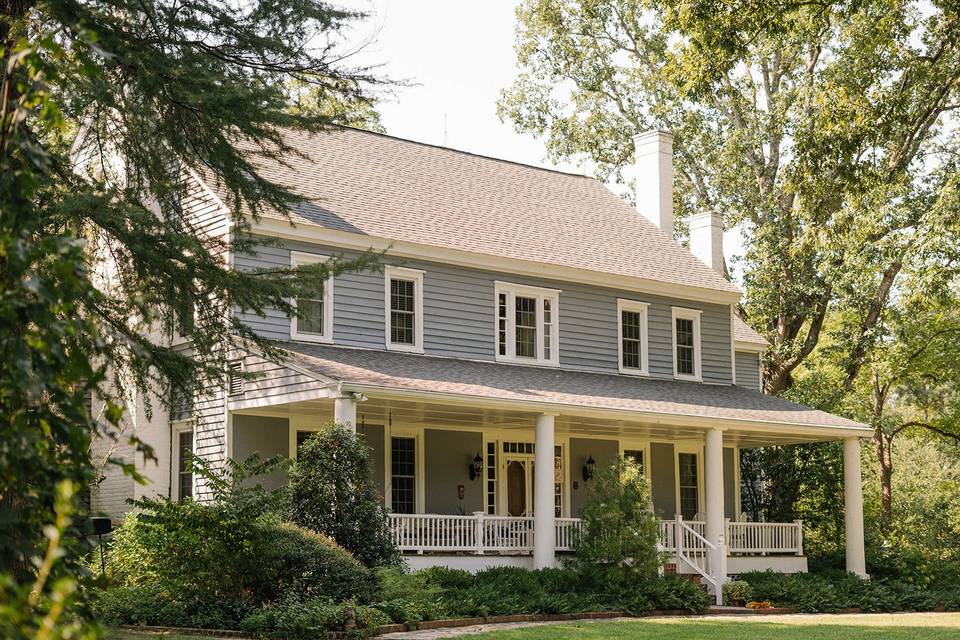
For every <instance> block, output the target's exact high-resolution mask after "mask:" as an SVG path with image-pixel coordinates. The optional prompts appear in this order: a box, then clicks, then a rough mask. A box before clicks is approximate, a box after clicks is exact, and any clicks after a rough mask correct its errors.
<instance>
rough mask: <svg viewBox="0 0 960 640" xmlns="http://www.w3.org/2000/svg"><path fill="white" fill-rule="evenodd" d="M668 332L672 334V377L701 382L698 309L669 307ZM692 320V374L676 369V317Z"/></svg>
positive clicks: (699, 312) (699, 313)
mask: <svg viewBox="0 0 960 640" xmlns="http://www.w3.org/2000/svg"><path fill="white" fill-rule="evenodd" d="M671 310H672V313H671V318H670V333H671V335H672V336H673V340H672V342H673V349H672V354H671V357H672V359H673V377H674V378H675V379H677V380H690V381H693V382H703V368H702V366H701V356H700V352H701V351H702V349H701V346H702V345H701V341H700V315H701V313H702V312H701V311H700V310H699V309H685V308H683V307H671ZM678 318H681V319H686V320H693V371H694V374H693V375H692V376H691V375H688V374H683V373H679V372H678V371H677V319H678Z"/></svg>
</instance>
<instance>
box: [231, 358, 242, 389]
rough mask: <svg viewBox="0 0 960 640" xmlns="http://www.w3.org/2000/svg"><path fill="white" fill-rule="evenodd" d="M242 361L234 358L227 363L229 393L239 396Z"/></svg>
mask: <svg viewBox="0 0 960 640" xmlns="http://www.w3.org/2000/svg"><path fill="white" fill-rule="evenodd" d="M241 373H243V362H241V361H240V360H234V361H232V362H229V363H227V374H228V376H229V387H230V395H232V396H239V395H241V394H242V393H243V377H242V376H241V375H240V374H241Z"/></svg>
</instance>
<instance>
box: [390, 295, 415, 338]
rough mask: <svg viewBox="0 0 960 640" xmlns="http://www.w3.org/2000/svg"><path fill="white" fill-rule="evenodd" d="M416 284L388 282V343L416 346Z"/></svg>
mask: <svg viewBox="0 0 960 640" xmlns="http://www.w3.org/2000/svg"><path fill="white" fill-rule="evenodd" d="M415 287H416V283H415V282H414V281H413V280H397V279H391V280H390V342H392V343H394V344H416V338H415V337H414V336H415V331H414V330H415V328H416V317H415V316H416V310H415V309H416V300H415V291H416V290H415Z"/></svg>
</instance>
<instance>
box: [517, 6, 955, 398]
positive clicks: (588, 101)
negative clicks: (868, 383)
mask: <svg viewBox="0 0 960 640" xmlns="http://www.w3.org/2000/svg"><path fill="white" fill-rule="evenodd" d="M517 19H518V26H517V44H516V50H517V59H518V63H519V65H520V69H521V72H520V74H519V76H518V78H517V80H516V81H515V82H514V84H513V85H512V86H511V87H510V88H508V89H507V90H506V91H505V92H504V94H503V97H502V99H501V102H500V114H501V116H502V117H504V118H507V119H509V120H511V121H512V122H513V123H514V125H515V126H516V128H517V129H518V130H519V131H522V132H528V133H533V134H535V135H539V136H543V137H544V138H545V141H546V144H547V148H548V150H549V152H550V153H551V155H552V156H553V157H555V158H580V159H586V160H588V161H589V162H591V163H592V164H593V165H594V166H595V167H596V171H597V173H598V175H599V176H600V177H601V178H604V179H611V180H614V181H618V180H619V181H622V180H624V178H625V173H624V168H625V167H627V166H628V165H629V164H630V163H631V161H632V157H633V145H632V140H631V138H632V136H633V135H635V134H636V133H639V132H641V131H644V130H648V129H652V128H665V129H667V130H669V131H671V132H672V133H673V134H674V136H675V137H674V152H675V166H676V177H675V185H674V186H675V194H676V195H675V204H676V209H677V211H678V213H679V215H678V216H677V219H678V227H680V228H678V232H682V224H683V222H682V221H683V218H684V217H685V216H686V215H687V214H689V213H691V212H694V211H704V210H714V211H718V212H720V213H722V214H723V215H724V218H725V221H726V224H727V226H728V227H731V226H733V225H743V227H744V229H745V236H746V239H747V242H746V253H745V256H744V257H743V269H744V281H745V282H744V284H745V288H746V299H745V301H744V305H743V308H742V310H741V312H742V313H743V315H744V316H745V317H746V319H747V320H748V321H749V322H750V324H752V325H753V326H754V327H755V328H756V329H758V330H759V331H760V332H761V333H762V334H763V335H764V336H765V337H767V338H768V339H769V340H770V342H771V344H772V345H773V347H772V349H771V350H770V352H769V354H768V357H767V359H766V362H765V369H766V371H765V373H766V375H765V381H766V385H767V388H768V390H770V391H774V392H777V391H782V390H784V389H786V388H788V387H789V386H790V385H791V384H792V376H793V373H794V371H795V370H796V369H797V367H799V366H800V365H801V364H802V363H803V362H804V361H805V359H806V358H808V357H809V355H810V354H811V353H812V352H813V350H814V349H815V348H816V347H817V345H818V344H819V343H820V341H821V338H822V335H823V331H824V326H825V321H826V319H827V317H828V314H830V313H831V312H832V311H834V310H836V309H842V310H843V311H844V313H843V314H842V322H839V323H837V324H835V325H834V326H833V328H832V330H833V331H834V332H835V333H836V334H837V339H835V340H834V341H833V342H834V343H835V344H836V345H838V347H837V348H838V349H840V348H842V349H843V353H842V354H838V357H839V358H840V359H841V360H842V367H843V371H844V373H845V375H844V376H843V378H842V380H841V386H842V388H849V387H850V385H852V384H853V382H854V380H855V379H856V377H857V376H858V374H859V372H860V369H861V367H862V366H863V365H864V362H865V357H866V354H867V353H868V352H869V351H870V349H871V348H872V346H873V345H874V344H875V343H876V340H877V339H878V331H877V325H878V323H879V322H880V320H881V318H882V316H883V314H884V313H885V310H886V309H887V308H888V305H889V303H890V301H891V299H892V298H893V297H894V296H895V295H896V296H900V297H905V296H916V297H918V298H922V297H924V296H927V295H930V294H931V293H932V292H935V291H937V290H941V289H942V288H943V287H945V286H946V284H947V283H948V282H950V281H951V280H953V279H954V278H955V277H956V270H957V265H958V264H960V263H958V260H957V257H958V256H957V251H958V247H960V242H958V236H960V216H958V215H957V212H958V208H960V202H958V189H957V181H958V173H957V153H958V149H960V145H958V144H957V142H958V140H957V130H956V128H951V127H950V126H947V121H948V117H949V115H950V113H951V112H952V111H953V110H954V109H956V108H957V107H958V106H960V14H958V13H957V10H956V7H954V6H953V5H952V4H949V3H921V2H912V1H906V0H901V1H896V2H890V1H889V0H873V1H867V2H851V1H844V0H838V1H825V2H816V3H807V2H791V1H781V2H768V3H753V2H745V1H743V2H724V3H689V2H683V1H680V0H527V1H526V2H524V3H523V4H522V5H521V7H520V8H519V9H518V10H517Z"/></svg>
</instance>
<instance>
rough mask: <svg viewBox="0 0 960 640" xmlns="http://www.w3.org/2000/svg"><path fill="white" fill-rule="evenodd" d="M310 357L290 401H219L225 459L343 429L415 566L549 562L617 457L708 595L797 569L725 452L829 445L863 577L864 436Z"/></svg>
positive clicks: (539, 379) (325, 353) (621, 393)
mask: <svg viewBox="0 0 960 640" xmlns="http://www.w3.org/2000/svg"><path fill="white" fill-rule="evenodd" d="M312 349H315V350H316V351H317V353H316V354H314V353H311V354H309V357H308V355H307V354H298V355H299V357H298V358H296V359H295V360H294V361H293V362H294V364H293V365H292V366H293V367H294V368H293V369H292V371H293V373H287V374H285V376H286V377H285V379H286V380H288V382H287V383H286V384H287V387H288V388H289V391H286V390H284V391H283V392H282V393H278V392H277V391H276V385H275V384H274V383H271V382H269V381H264V382H261V381H256V382H253V383H250V385H249V387H248V388H247V389H245V390H244V393H243V395H242V396H238V397H235V398H232V399H231V400H230V402H229V403H228V411H229V420H228V436H227V440H228V451H229V455H231V456H233V457H235V458H243V457H245V456H246V455H249V454H250V453H253V452H258V453H260V454H261V455H273V454H282V455H289V456H291V457H295V456H296V450H297V445H298V443H299V442H302V441H303V439H304V438H306V437H308V436H309V434H310V432H311V431H315V430H317V429H320V428H321V427H322V425H323V424H325V423H326V422H328V421H330V420H336V421H338V422H340V423H343V424H348V425H351V426H353V428H355V429H356V430H357V432H358V433H359V434H360V435H362V436H363V437H364V438H365V439H366V442H367V443H368V445H369V447H370V455H371V462H372V473H373V480H374V482H375V483H376V485H377V487H378V488H379V490H380V492H381V495H383V497H384V503H385V506H386V507H387V509H388V511H389V512H390V516H389V518H390V522H391V526H392V530H393V535H394V541H395V543H396V544H397V546H398V547H399V548H400V549H401V550H402V551H403V553H404V554H405V555H406V556H407V559H408V562H409V564H410V565H411V566H412V567H414V568H419V567H424V566H430V565H436V564H443V565H447V566H455V567H461V568H467V569H479V568H483V567H487V566H494V565H515V566H527V567H531V568H541V567H550V566H554V565H555V564H557V561H558V557H559V556H562V555H563V554H565V553H570V552H571V551H572V540H573V539H574V535H575V532H576V531H577V530H578V528H579V527H581V526H582V525H581V522H580V520H579V518H578V516H579V513H580V510H581V508H582V506H583V504H584V501H585V500H586V498H587V495H588V493H589V486H590V482H591V480H592V476H593V474H594V472H595V471H596V470H598V469H600V468H601V467H603V466H605V465H607V464H609V463H610V462H611V461H612V460H613V459H615V458H616V457H617V456H624V457H630V458H632V459H634V460H635V461H636V462H637V463H638V464H639V465H640V466H641V468H642V469H643V472H644V474H645V476H646V478H647V481H648V484H649V487H650V492H651V503H652V506H653V509H654V512H655V515H656V516H657V517H658V518H659V520H660V524H659V532H660V536H659V537H660V546H661V549H662V550H663V552H664V553H665V554H666V555H667V557H668V568H670V569H672V570H676V571H677V572H679V573H691V574H698V575H700V576H701V577H702V578H703V580H704V582H705V583H706V584H708V585H709V586H712V587H714V591H719V589H718V588H717V587H719V585H721V584H722V583H723V582H724V581H725V580H727V576H729V575H735V574H737V573H739V572H743V571H747V570H754V569H772V570H776V571H782V572H787V573H795V572H799V571H805V570H806V559H805V557H804V556H803V525H802V523H800V522H787V523H766V522H750V521H749V519H748V518H747V517H746V516H745V515H744V514H743V513H742V512H741V509H740V476H739V452H740V450H741V449H744V448H751V447H763V446H771V445H778V444H790V443H799V442H811V441H818V440H835V439H843V440H844V442H845V451H846V456H845V461H846V469H847V476H846V478H847V483H846V485H847V486H846V502H845V505H846V506H845V509H846V519H847V523H848V535H847V550H848V554H847V563H848V568H849V569H850V570H851V571H853V572H855V573H858V574H861V575H864V574H865V569H864V558H863V528H862V527H863V516H862V496H861V494H860V455H859V447H860V441H859V438H860V437H861V436H862V435H864V434H865V432H866V430H865V429H864V428H863V427H862V426H861V425H857V424H856V423H850V422H849V421H844V420H843V419H841V418H836V417H835V416H829V415H828V414H824V413H822V412H818V411H814V410H812V409H808V408H806V407H800V406H798V405H793V404H791V403H788V402H785V401H783V400H781V399H779V398H774V397H771V396H764V395H762V394H759V393H756V392H752V391H749V390H746V389H741V388H738V387H730V386H719V385H703V384H697V383H682V382H673V381H661V380H636V379H621V378H619V377H617V376H609V375H598V374H587V373H573V372H565V371H549V370H544V369H542V368H541V369H537V368H534V367H520V366H503V365H497V364H487V363H474V362H465V361H456V360H450V359H444V360H441V359H438V358H428V357H422V356H412V355H407V354H403V355H401V354H383V353H376V354H375V353H371V352H363V351H360V350H354V351H351V352H346V350H343V353H341V352H339V351H337V350H334V349H323V348H312ZM334 357H335V359H334ZM345 360H349V362H344V361H345ZM431 367H435V368H436V369H437V370H436V371H433V370H432V369H431ZM461 369H463V370H461ZM487 376H488V377H487ZM271 385H273V386H271ZM277 481H282V479H278V480H277Z"/></svg>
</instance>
